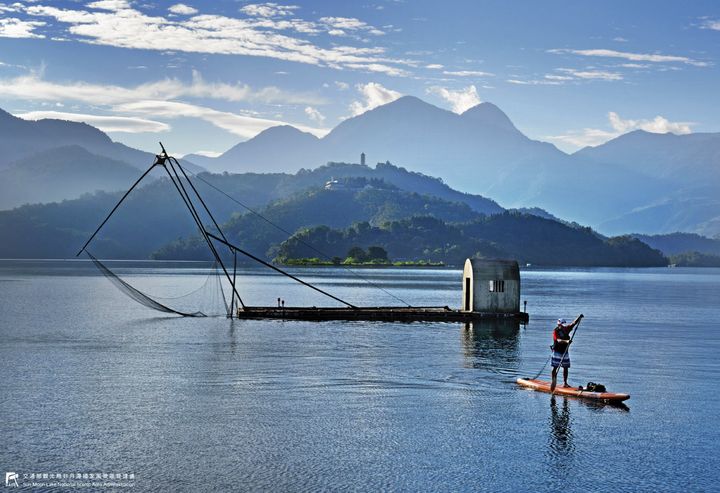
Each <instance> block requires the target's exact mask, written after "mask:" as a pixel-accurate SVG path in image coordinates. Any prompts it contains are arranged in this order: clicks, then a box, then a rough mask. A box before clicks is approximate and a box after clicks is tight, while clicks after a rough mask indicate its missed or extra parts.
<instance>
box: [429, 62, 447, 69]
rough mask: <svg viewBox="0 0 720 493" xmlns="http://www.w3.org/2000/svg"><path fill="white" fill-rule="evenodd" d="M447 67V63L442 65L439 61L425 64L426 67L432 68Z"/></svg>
mask: <svg viewBox="0 0 720 493" xmlns="http://www.w3.org/2000/svg"><path fill="white" fill-rule="evenodd" d="M444 67H445V65H441V64H439V63H431V64H429V65H425V68H429V69H431V70H442V69H443V68H444Z"/></svg>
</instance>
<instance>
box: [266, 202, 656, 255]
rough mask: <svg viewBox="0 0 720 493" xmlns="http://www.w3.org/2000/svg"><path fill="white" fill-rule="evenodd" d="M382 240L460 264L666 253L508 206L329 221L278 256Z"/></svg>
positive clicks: (406, 251)
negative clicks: (343, 223)
mask: <svg viewBox="0 0 720 493" xmlns="http://www.w3.org/2000/svg"><path fill="white" fill-rule="evenodd" d="M370 246H379V247H382V248H383V249H385V250H386V251H387V253H388V256H389V257H390V259H392V260H395V261H404V260H412V261H418V260H427V261H430V262H444V263H447V264H450V265H458V266H459V265H462V262H463V261H464V260H465V258H466V257H468V256H476V257H487V258H497V257H502V258H512V259H517V260H518V261H520V263H521V264H524V263H531V264H533V265H546V266H597V267H601V266H616V267H631V266H632V267H653V266H664V265H667V259H666V258H665V257H664V256H663V255H662V254H661V253H660V252H659V251H657V250H653V249H652V248H650V247H649V246H647V245H646V244H644V243H642V242H641V241H639V240H637V239H634V238H631V237H629V236H621V237H615V238H610V239H607V240H604V239H602V238H599V237H598V235H597V234H596V233H595V232H594V231H592V230H591V229H590V228H573V227H570V226H567V225H565V224H562V223H559V222H557V221H553V220H549V219H543V218H540V217H537V216H533V215H529V214H521V213H514V212H507V213H503V214H497V215H493V216H489V217H481V218H477V219H474V220H472V221H469V222H464V223H454V224H452V223H446V222H443V221H442V220H439V219H436V218H430V217H413V218H409V219H403V220H400V221H389V222H386V223H384V224H382V225H380V226H371V225H370V224H368V223H360V224H355V225H353V226H352V227H350V228H345V229H331V228H328V227H326V226H321V227H315V228H308V229H304V230H302V231H299V232H298V233H296V234H295V235H293V236H292V237H291V238H289V239H288V240H287V241H285V242H283V243H282V244H281V245H280V248H279V249H278V252H277V260H278V261H287V260H288V259H298V258H312V257H317V256H318V255H317V251H321V252H323V253H326V254H328V255H331V256H337V257H340V258H343V257H344V256H345V255H346V253H347V252H348V250H349V249H351V248H353V247H361V248H368V247H370Z"/></svg>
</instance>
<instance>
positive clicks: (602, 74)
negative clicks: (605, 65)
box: [545, 68, 623, 80]
mask: <svg viewBox="0 0 720 493" xmlns="http://www.w3.org/2000/svg"><path fill="white" fill-rule="evenodd" d="M557 71H558V72H563V73H566V74H569V75H572V76H573V77H576V78H578V79H600V80H622V78H623V76H622V74H620V73H618V72H607V71H604V70H576V69H572V68H559V69H557ZM545 77H546V78H548V76H545Z"/></svg>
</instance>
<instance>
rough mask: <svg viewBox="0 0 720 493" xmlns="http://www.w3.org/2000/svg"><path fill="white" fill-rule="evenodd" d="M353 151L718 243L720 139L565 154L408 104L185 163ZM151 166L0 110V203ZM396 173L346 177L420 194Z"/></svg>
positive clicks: (622, 142) (235, 169)
mask: <svg viewBox="0 0 720 493" xmlns="http://www.w3.org/2000/svg"><path fill="white" fill-rule="evenodd" d="M168 145H169V150H172V145H171V143H168ZM361 152H364V153H365V154H366V155H367V156H368V161H371V162H388V163H394V164H397V165H402V166H403V167H405V168H407V169H410V170H412V171H413V172H416V173H419V174H418V175H417V176H424V178H423V179H422V180H425V179H427V178H428V177H429V176H441V177H442V179H443V180H444V182H445V183H446V184H447V185H445V188H444V189H443V190H442V191H441V187H438V186H436V185H433V186H432V187H431V188H432V193H433V194H440V195H436V196H438V197H441V198H444V199H447V200H455V201H463V202H466V203H468V202H467V201H472V200H479V199H473V198H472V197H476V198H477V197H480V199H481V202H482V203H483V204H486V201H487V200H488V199H486V197H489V198H492V199H493V200H495V201H497V202H496V203H495V206H496V209H495V210H496V211H501V210H503V208H517V209H520V210H528V211H532V210H535V209H534V208H541V209H542V210H543V212H542V214H551V215H550V216H549V217H557V218H562V219H563V220H566V221H569V222H578V223H580V224H586V225H590V226H593V227H595V228H596V229H598V231H600V232H601V233H603V234H606V235H616V234H623V233H627V232H635V233H638V234H663V233H671V232H675V231H683V232H690V233H698V234H702V235H704V236H708V237H712V236H715V235H720V198H719V197H718V195H719V194H718V193H717V190H719V189H720V134H691V135H673V134H651V133H647V132H644V131H635V132H631V133H629V134H626V135H623V136H620V137H618V138H616V139H614V140H611V141H609V142H607V143H605V144H603V145H601V146H598V147H594V148H585V149H582V150H580V151H578V152H576V153H575V154H572V155H568V154H565V153H563V152H562V151H560V150H559V149H557V148H556V147H554V146H553V145H551V144H548V143H545V142H539V141H535V140H532V139H529V138H528V137H526V136H525V135H523V134H522V132H520V131H519V130H518V129H517V128H516V127H515V126H514V125H513V123H512V121H511V120H510V119H509V118H508V117H507V115H505V113H503V112H502V111H501V110H500V109H499V108H498V107H497V106H495V105H493V104H491V103H482V104H479V105H477V106H475V107H473V108H470V109H469V110H467V111H465V112H464V113H462V114H456V113H452V112H450V111H446V110H443V109H441V108H438V107H435V106H433V105H430V104H428V103H425V102H424V101H422V100H420V99H418V98H415V97H411V96H406V97H402V98H400V99H398V100H396V101H394V102H392V103H389V104H386V105H384V106H380V107H378V108H375V109H373V110H371V111H368V112H366V113H363V114H362V115H359V116H356V117H353V118H349V119H347V120H345V121H343V122H342V123H340V124H339V125H338V126H337V127H335V128H334V129H333V130H332V131H331V132H330V133H329V134H328V135H326V136H325V137H324V138H321V139H320V138H317V137H315V136H313V135H310V134H307V133H303V132H301V131H300V130H297V129H295V128H293V127H290V126H279V127H273V128H270V129H267V130H265V131H264V132H261V133H260V134H258V135H257V136H256V137H254V138H252V139H250V140H248V141H246V142H242V143H240V144H237V145H236V146H234V147H233V148H231V149H229V150H228V151H227V152H225V153H224V154H222V155H221V156H219V157H217V158H208V157H204V156H199V155H189V156H186V157H185V159H184V163H185V165H186V166H188V167H192V168H193V169H195V170H198V167H197V166H200V167H202V168H205V169H208V170H210V171H213V172H225V171H227V172H230V173H254V174H266V173H288V172H290V173H294V172H296V171H298V170H301V169H305V170H312V169H316V168H318V166H320V165H322V164H324V163H327V162H345V163H353V162H358V161H359V156H360V153H361ZM153 158H154V156H153V154H151V153H146V152H142V151H138V150H136V149H132V148H130V147H127V146H124V145H123V144H119V143H117V142H113V141H112V140H111V139H110V138H109V137H108V136H107V135H105V134H104V133H102V132H101V131H99V130H97V129H95V128H93V127H91V126H89V125H86V124H82V123H73V122H65V121H59V120H40V121H37V122H30V121H25V120H21V119H19V118H16V117H14V116H12V115H10V114H8V113H6V112H3V111H1V110H0V181H2V184H3V185H2V187H3V188H2V189H1V190H0V191H2V192H3V198H2V199H0V207H3V208H10V207H13V206H17V205H19V204H22V203H27V202H36V201H42V202H47V201H52V200H60V199H64V198H74V197H77V196H78V195H79V194H80V193H82V191H83V190H85V191H88V192H90V191H93V190H95V189H104V190H106V191H111V190H123V189H125V188H126V187H127V186H128V184H129V183H130V182H131V179H132V176H131V175H132V173H131V171H132V168H133V167H135V168H140V169H144V168H145V167H146V166H148V165H149V164H150V163H151V162H152V160H153ZM101 161H102V163H103V164H100V162H101ZM41 163H42V164H41ZM195 165H197V166H195ZM397 169H401V168H398V167H397V166H392V167H390V168H388V167H386V168H382V167H378V168H377V169H373V168H371V167H358V168H348V167H345V168H343V172H344V173H357V174H356V175H355V176H366V177H369V175H372V174H374V175H382V176H375V177H376V178H378V177H380V178H382V179H385V180H386V181H388V182H389V183H393V184H395V185H398V186H400V187H401V188H403V189H404V190H411V191H417V192H419V193H426V191H423V190H422V189H417V188H416V187H418V186H421V182H422V180H420V181H417V180H416V181H415V182H413V183H412V184H407V183H406V184H403V183H401V181H402V180H412V177H413V176H415V175H412V174H411V173H410V174H408V173H401V175H399V176H398V177H397V180H395V181H393V179H391V177H390V175H391V174H392V173H393V172H394V171H393V170H397ZM243 176H244V177H245V178H247V177H248V176H249V175H247V174H244V175H243ZM297 176H302V174H298V175H297ZM342 176H351V175H348V174H344V175H342ZM299 181H302V180H301V179H299V178H298V179H297V180H295V181H294V182H295V183H298V182H299ZM425 182H426V183H427V180H426V181H425ZM458 190H462V192H460V191H458ZM275 191H276V193H278V194H280V195H278V196H276V197H273V198H280V197H282V196H283V195H282V193H283V191H282V186H281V185H278V187H277V188H275ZM464 192H465V193H464ZM471 194H472V195H471ZM498 204H499V205H498ZM500 206H502V207H500ZM478 207H480V208H482V207H484V205H482V204H480V205H478ZM545 211H548V212H545Z"/></svg>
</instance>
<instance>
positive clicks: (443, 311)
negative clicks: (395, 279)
mask: <svg viewBox="0 0 720 493" xmlns="http://www.w3.org/2000/svg"><path fill="white" fill-rule="evenodd" d="M236 316H237V318H240V319H280V320H309V321H319V320H364V321H382V322H475V321H479V320H497V319H503V320H516V321H518V322H520V323H527V322H528V320H529V317H528V314H527V313H525V312H519V313H488V312H471V311H463V310H455V309H452V308H450V307H447V306H419V307H400V306H375V307H358V308H348V307H337V308H334V307H315V306H311V307H287V306H286V307H274V306H246V307H245V308H244V309H243V308H240V309H238V311H237V313H236Z"/></svg>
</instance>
